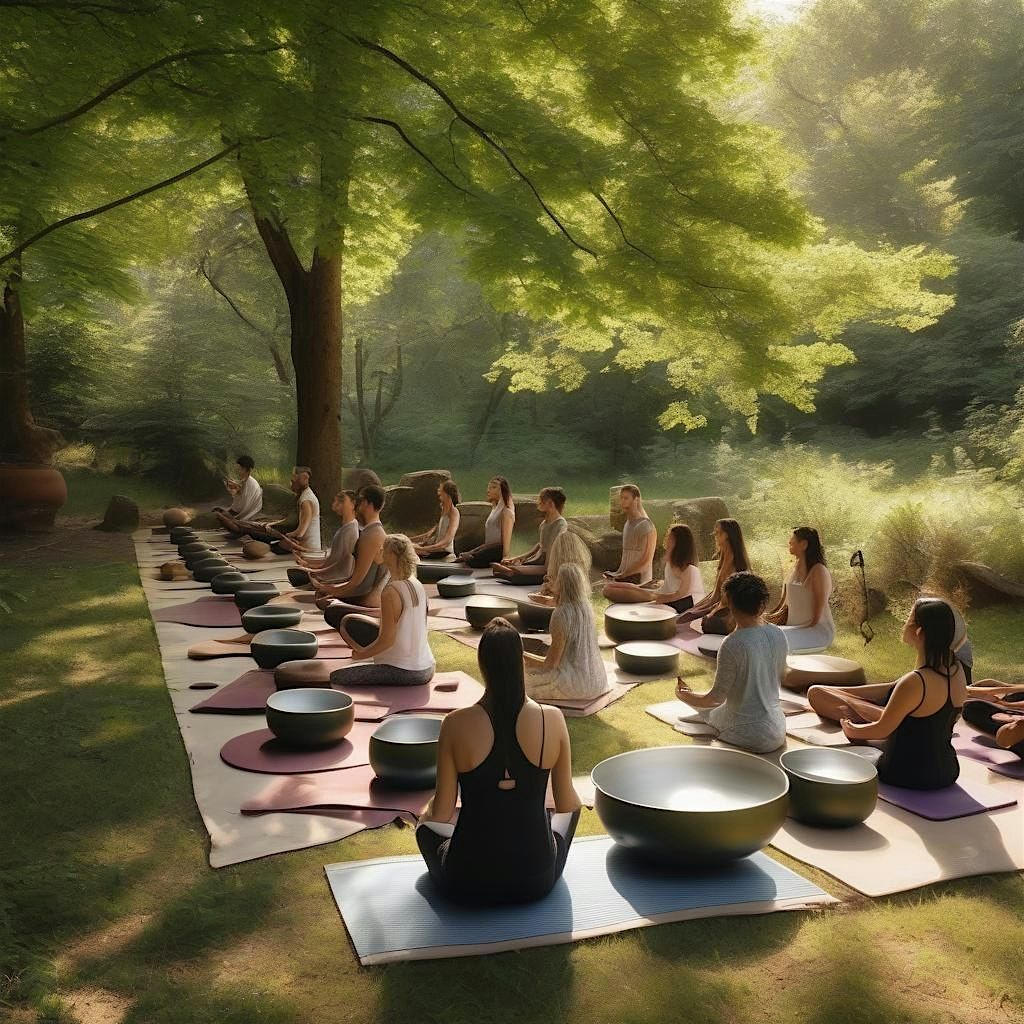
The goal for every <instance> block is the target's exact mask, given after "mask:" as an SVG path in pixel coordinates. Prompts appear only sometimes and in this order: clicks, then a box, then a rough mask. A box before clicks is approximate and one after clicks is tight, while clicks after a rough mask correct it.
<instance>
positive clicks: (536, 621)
mask: <svg viewBox="0 0 1024 1024" xmlns="http://www.w3.org/2000/svg"><path fill="white" fill-rule="evenodd" d="M516 610H517V611H518V612H519V625H520V626H522V627H523V629H525V630H526V632H527V633H547V632H548V631H549V630H550V629H551V613H552V612H553V611H554V610H555V607H554V605H550V604H534V602H533V601H520V602H519V605H518V608H517V609H516Z"/></svg>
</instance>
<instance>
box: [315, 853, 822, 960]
mask: <svg viewBox="0 0 1024 1024" xmlns="http://www.w3.org/2000/svg"><path fill="white" fill-rule="evenodd" d="M325 870H326V872H327V881H328V883H329V885H330V887H331V893H332V894H333V896H334V899H335V902H336V903H337V905H338V909H339V911H340V912H341V916H342V918H343V919H344V921H345V925H346V927H347V928H348V932H349V935H350V936H351V937H352V942H353V944H354V945H355V948H356V953H357V954H358V956H359V960H360V962H361V963H363V964H375V963H387V962H390V961H398V960H424V959H434V958H439V957H451V956H473V955H479V954H483V953H495V952H500V951H502V950H507V949H521V948H523V947H526V946H540V945H550V944H554V943H558V942H571V941H573V940H575V939H580V938H587V937H589V936H593V935H603V934H608V933H611V932H617V931H624V930H626V929H629V928H641V927H645V926H647V925H651V924H661V923H663V922H666V921H679V920H684V919H687V918H697V917H718V916H725V915H732V914H764V913H771V912H772V911H776V910H799V909H803V908H805V907H809V906H813V905H816V904H826V903H834V902H836V901H835V900H834V899H833V898H832V897H831V896H829V895H828V894H827V893H826V892H825V891H824V890H822V889H819V888H818V886H816V885H814V884H813V883H811V882H809V881H808V880H807V879H806V878H802V877H801V876H800V875H798V874H796V873H795V872H793V871H790V870H789V869H788V868H785V867H783V866H782V865H781V864H779V863H778V862H777V861H774V860H772V859H771V858H770V857H767V856H765V855H764V854H760V853H758V854H754V856H752V857H748V858H747V859H745V860H742V861H736V862H734V863H732V864H729V865H725V866H723V867H721V868H717V869H714V870H713V871H706V872H695V871H692V870H691V871H683V870H680V871H670V870H665V869H661V868H659V867H656V866H652V865H650V864H647V863H645V862H644V861H642V860H638V859H636V858H635V857H634V856H633V855H631V854H629V853H628V852H627V851H625V850H623V849H622V848H620V847H617V846H615V844H614V843H613V842H612V840H611V839H609V837H608V836H590V837H586V838H579V839H577V840H576V841H575V842H574V843H573V845H572V848H571V850H570V851H569V858H568V861H567V863H566V867H565V874H564V875H563V877H562V879H561V880H560V881H559V883H558V884H557V885H556V886H555V888H554V889H553V890H552V892H551V893H550V894H549V895H548V896H547V897H546V898H545V899H543V900H541V901H540V902H538V903H533V904H529V905H527V906H523V907H499V908H488V909H486V910H470V909H466V908H464V907H459V906H456V905H454V904H452V903H449V902H448V901H446V900H445V899H444V898H443V897H442V896H441V895H440V894H439V893H438V892H437V890H436V889H435V888H434V886H433V884H432V883H431V881H430V878H429V876H428V874H427V871H426V867H425V865H424V864H423V861H422V860H421V859H420V858H419V857H385V858H381V859H379V860H370V861H356V862H350V863H346V864H330V865H328V866H327V868H326V869H325Z"/></svg>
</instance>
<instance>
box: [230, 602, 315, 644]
mask: <svg viewBox="0 0 1024 1024" xmlns="http://www.w3.org/2000/svg"><path fill="white" fill-rule="evenodd" d="M301 621H302V609H301V608H290V607H289V606H288V605H284V604H263V605H260V606H259V607H257V608H250V609H249V610H248V611H247V612H243V613H242V629H244V630H245V631H246V633H252V634H253V635H254V636H255V634H257V633H262V632H263V631H264V630H265V629H290V628H291V627H292V626H297V625H298V624H299V623H300V622H301Z"/></svg>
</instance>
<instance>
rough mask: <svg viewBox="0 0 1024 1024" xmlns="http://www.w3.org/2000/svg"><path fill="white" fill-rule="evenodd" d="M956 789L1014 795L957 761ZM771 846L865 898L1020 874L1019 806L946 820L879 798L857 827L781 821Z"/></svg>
mask: <svg viewBox="0 0 1024 1024" xmlns="http://www.w3.org/2000/svg"><path fill="white" fill-rule="evenodd" d="M960 766H961V774H960V782H961V784H963V783H966V782H975V783H979V784H981V785H982V786H988V787H990V788H991V789H992V790H994V791H1001V792H1004V793H1009V794H1010V795H1011V796H1017V795H1018V794H1019V792H1020V789H1019V787H1018V784H1017V783H1014V782H1010V781H1008V780H1003V779H1000V778H998V777H997V776H994V775H992V774H991V773H990V772H989V771H988V769H987V768H986V767H985V765H983V764H979V763H977V762H972V761H969V760H966V759H963V760H961V762H960ZM772 846H774V847H775V848H776V849H777V850H781V851H782V852H783V853H785V854H787V855H788V856H790V857H794V858H795V859H796V860H800V861H803V862H804V863H805V864H811V865H813V866H814V867H816V868H819V869H820V870H822V871H825V872H827V873H828V874H830V875H832V876H833V877H835V878H838V879H839V880H840V881H841V882H843V883H845V884H846V885H849V886H850V887H851V888H853V889H856V890H857V891H858V892H861V893H863V894H864V895H865V896H886V895H889V894H890V893H894V892H905V891H906V890H908V889H917V888H920V887H921V886H925V885H931V884H933V883H935V882H943V881H949V880H950V879H953V878H968V877H970V876H972V875H987V874H992V873H995V872H1004V871H1020V870H1022V869H1024V810H1022V808H1021V805H1020V803H1017V804H1015V805H1014V806H1011V807H1005V808H1003V809H1001V810H994V811H990V812H988V813H987V814H974V815H971V816H970V817H967V818H957V819H955V820H953V821H929V820H928V819H927V818H922V817H920V816H918V815H916V814H911V813H910V812H909V811H905V810H903V809H902V808H899V807H895V806H894V805H892V804H888V803H886V802H885V801H882V800H880V801H879V802H878V805H877V806H876V808H875V810H874V811H873V812H872V813H871V815H870V816H869V817H868V819H867V821H865V822H864V823H863V824H861V825H855V826H854V827H853V828H843V829H823V828H813V827H812V826H810V825H801V824H800V823H799V822H796V821H793V819H792V818H787V819H786V821H785V822H784V823H783V826H782V828H781V829H780V830H779V832H778V833H777V834H776V836H775V838H774V839H773V840H772Z"/></svg>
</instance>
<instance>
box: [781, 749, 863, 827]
mask: <svg viewBox="0 0 1024 1024" xmlns="http://www.w3.org/2000/svg"><path fill="white" fill-rule="evenodd" d="M779 764H780V766H781V767H782V770H783V771H784V772H785V773H786V775H787V776H788V777H789V816H790V817H791V818H794V819H795V820H796V821H801V822H803V823H804V824H805V825H816V826H817V827H818V828H850V827H851V826H853V825H859V824H860V823H861V822H862V821H864V820H865V818H867V817H868V815H870V814H871V812H872V811H873V810H874V809H875V804H876V803H877V802H878V772H877V771H876V770H875V766H874V765H873V764H872V763H871V762H870V761H869V760H867V759H866V758H864V757H860V756H859V755H858V754H853V753H851V752H850V751H848V750H836V749H835V748H833V747H805V748H802V749H799V750H787V751H786V753H784V754H783V755H782V756H781V757H780V758H779Z"/></svg>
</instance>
